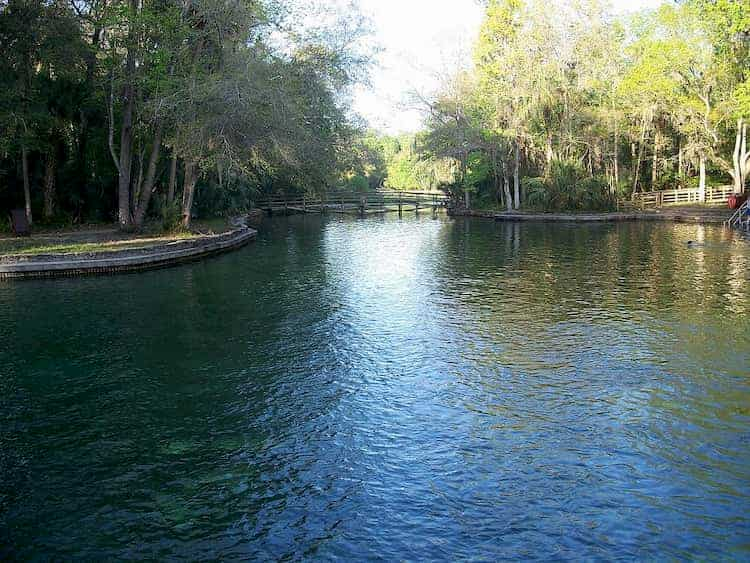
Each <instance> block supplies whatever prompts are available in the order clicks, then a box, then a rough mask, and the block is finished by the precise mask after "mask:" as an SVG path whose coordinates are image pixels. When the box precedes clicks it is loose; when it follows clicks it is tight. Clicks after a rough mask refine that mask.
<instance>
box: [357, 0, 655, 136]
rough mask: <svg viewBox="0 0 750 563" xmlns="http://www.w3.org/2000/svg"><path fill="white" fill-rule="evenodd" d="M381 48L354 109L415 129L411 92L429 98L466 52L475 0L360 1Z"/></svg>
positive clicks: (631, 2) (474, 23) (626, 4)
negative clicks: (442, 76)
mask: <svg viewBox="0 0 750 563" xmlns="http://www.w3.org/2000/svg"><path fill="white" fill-rule="evenodd" d="M660 3H661V0H613V2H612V4H613V8H614V10H615V11H616V12H619V13H626V12H629V11H635V10H638V9H641V8H644V7H655V6H658V5H659V4H660ZM359 5H360V6H361V8H362V12H363V13H364V14H365V15H366V16H367V17H368V18H370V20H371V21H372V24H373V28H374V29H373V31H374V34H375V40H376V41H377V43H378V44H379V46H380V48H381V51H380V54H379V56H378V64H377V65H376V66H375V67H374V68H373V69H372V74H371V83H370V84H369V85H368V86H361V87H358V88H357V90H356V91H355V95H354V109H355V111H356V112H357V113H359V114H360V115H362V116H363V117H364V118H366V119H367V121H368V122H369V123H370V125H371V126H372V127H373V128H375V129H378V130H380V131H383V132H387V133H391V134H395V133H404V132H413V131H417V130H419V129H420V126H421V121H422V114H421V113H420V111H419V109H418V108H417V107H416V104H415V103H414V102H413V101H410V99H412V98H413V96H412V94H411V93H412V92H415V91H416V92H419V93H420V94H423V95H426V96H429V95H430V93H431V92H434V90H435V89H436V85H437V83H438V77H439V76H440V74H441V73H445V72H446V71H447V70H448V69H450V68H456V66H457V62H456V60H457V55H458V54H460V53H465V54H468V53H471V48H472V45H473V43H474V39H475V38H476V37H477V35H478V33H479V28H480V26H481V23H482V7H481V5H480V4H479V2H477V1H476V0H359Z"/></svg>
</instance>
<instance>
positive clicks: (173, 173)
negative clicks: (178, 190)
mask: <svg viewBox="0 0 750 563" xmlns="http://www.w3.org/2000/svg"><path fill="white" fill-rule="evenodd" d="M176 184H177V155H176V154H173V155H172V165H171V167H170V169H169V190H168V191H167V203H169V204H171V203H172V202H173V201H174V189H175V186H176Z"/></svg>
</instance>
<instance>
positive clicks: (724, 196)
mask: <svg viewBox="0 0 750 563" xmlns="http://www.w3.org/2000/svg"><path fill="white" fill-rule="evenodd" d="M733 193H734V188H733V187H732V186H715V187H706V193H705V197H701V193H700V190H699V189H698V188H682V189H677V190H663V191H660V192H641V193H637V194H635V195H634V196H633V203H634V204H635V205H636V206H637V207H640V208H641V209H648V208H654V207H656V208H658V207H665V206H669V205H690V204H707V205H721V204H724V203H726V202H727V200H728V199H729V196H730V195H732V194H733Z"/></svg>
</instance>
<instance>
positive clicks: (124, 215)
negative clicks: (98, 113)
mask: <svg viewBox="0 0 750 563" xmlns="http://www.w3.org/2000/svg"><path fill="white" fill-rule="evenodd" d="M130 7H131V10H132V11H133V12H134V14H131V16H130V17H131V18H132V17H135V12H136V11H137V10H138V5H137V2H136V1H135V0H131V1H130ZM128 41H129V45H128V52H127V56H126V63H125V80H126V82H125V88H124V91H123V101H124V106H123V112H122V130H121V132H120V164H119V167H118V168H119V171H120V174H119V182H118V190H117V194H118V198H117V200H118V221H119V223H120V228H121V229H125V230H127V229H129V228H130V227H131V226H132V223H133V218H132V215H131V212H130V180H131V178H130V176H131V169H132V164H133V152H132V151H133V109H134V107H135V31H134V26H133V25H132V24H131V28H130V32H129V33H128Z"/></svg>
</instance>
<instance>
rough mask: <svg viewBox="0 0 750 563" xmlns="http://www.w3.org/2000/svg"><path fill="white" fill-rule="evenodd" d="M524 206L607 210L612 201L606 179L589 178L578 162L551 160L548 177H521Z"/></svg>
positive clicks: (553, 209) (610, 207)
mask: <svg viewBox="0 0 750 563" xmlns="http://www.w3.org/2000/svg"><path fill="white" fill-rule="evenodd" d="M523 187H524V192H525V193H526V201H527V205H528V206H529V207H531V208H533V209H538V210H543V211H610V210H612V209H613V207H614V200H613V197H612V195H611V193H610V188H609V185H608V183H607V182H606V180H604V179H602V178H598V177H591V176H589V175H588V173H587V172H586V171H585V170H584V169H583V167H582V166H581V165H580V164H579V163H578V162H572V161H562V160H555V161H553V162H552V166H551V167H550V173H549V176H547V177H544V178H539V177H537V178H525V179H524V181H523Z"/></svg>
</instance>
